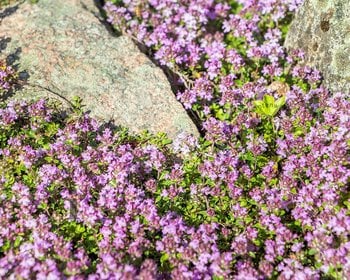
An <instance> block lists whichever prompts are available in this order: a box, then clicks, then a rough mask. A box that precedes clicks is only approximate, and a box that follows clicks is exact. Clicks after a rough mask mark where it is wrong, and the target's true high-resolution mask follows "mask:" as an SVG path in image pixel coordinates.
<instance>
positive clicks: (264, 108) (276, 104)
mask: <svg viewBox="0 0 350 280" xmlns="http://www.w3.org/2000/svg"><path fill="white" fill-rule="evenodd" d="M253 103H254V105H255V112H256V113H258V114H259V115H261V116H263V117H274V116H275V115H276V114H277V113H278V111H279V110H280V109H281V108H282V106H283V105H284V104H285V103H286V97H285V96H282V97H281V98H279V99H277V100H275V99H274V97H273V96H271V95H268V94H265V95H264V97H263V100H256V101H254V102H253Z"/></svg>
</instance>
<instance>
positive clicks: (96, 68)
mask: <svg viewBox="0 0 350 280" xmlns="http://www.w3.org/2000/svg"><path fill="white" fill-rule="evenodd" d="M84 7H85V8H84ZM91 10H92V12H94V13H97V14H98V9H97V8H96V7H95V6H94V5H93V0H82V1H79V0H60V1H52V0H40V1H39V3H38V4H35V5H30V4H27V3H25V4H21V5H20V6H19V7H18V9H17V11H16V12H14V13H13V14H11V15H9V16H7V17H5V18H3V20H2V21H1V23H0V38H1V37H2V38H10V39H8V40H7V43H6V44H7V46H6V49H5V50H4V52H3V53H2V54H1V55H2V56H3V55H9V54H11V53H15V54H16V55H13V56H12V60H16V59H17V61H15V62H16V63H18V65H19V67H20V70H26V71H27V72H28V74H29V78H28V83H29V84H36V85H39V86H40V87H44V88H48V89H50V90H51V92H50V91H48V90H44V89H40V88H35V90H33V88H32V86H25V87H24V88H23V89H22V90H21V91H20V92H17V93H16V94H15V96H13V97H12V98H15V99H22V98H25V99H28V98H32V97H51V98H57V96H55V94H54V93H53V92H55V93H59V94H60V95H62V96H63V97H65V98H67V99H70V98H72V97H73V96H75V95H78V96H80V97H81V98H82V99H83V103H84V105H86V109H87V110H90V112H91V114H92V115H93V116H94V117H97V118H100V119H102V120H110V119H113V120H115V123H116V124H118V125H123V126H126V127H128V128H129V129H130V130H131V131H133V132H139V131H141V130H143V129H148V130H149V131H151V132H153V133H155V132H158V131H164V132H167V133H168V135H169V136H170V137H172V138H173V137H175V136H176V135H177V134H179V133H180V132H184V131H185V132H188V133H192V134H194V135H198V131H197V129H196V127H195V125H194V124H193V123H192V121H191V119H190V118H189V117H188V115H187V114H186V112H185V111H184V109H183V108H182V106H181V104H180V103H179V102H178V101H177V100H176V98H175V96H174V94H173V92H172V91H171V87H170V84H169V82H168V80H167V79H166V76H165V74H164V73H163V71H162V70H161V69H159V68H157V67H156V66H155V65H154V64H153V63H152V62H151V61H150V60H149V59H148V58H147V57H146V56H145V55H144V54H143V53H141V52H140V51H139V50H138V48H137V47H136V46H135V45H134V43H133V42H132V41H131V40H130V39H128V38H127V37H124V36H121V37H116V36H113V35H112V34H110V32H108V30H107V29H106V27H105V26H103V24H102V23H101V22H100V21H99V19H98V18H97V17H96V16H94V15H93V13H92V12H91ZM5 41H6V40H5ZM8 41H9V42H8ZM10 60H11V57H10ZM33 94H35V95H34V96H33Z"/></svg>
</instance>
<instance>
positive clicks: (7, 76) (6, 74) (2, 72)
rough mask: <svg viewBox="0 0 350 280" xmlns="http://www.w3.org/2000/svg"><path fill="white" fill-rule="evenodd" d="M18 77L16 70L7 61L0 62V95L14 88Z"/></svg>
mask: <svg viewBox="0 0 350 280" xmlns="http://www.w3.org/2000/svg"><path fill="white" fill-rule="evenodd" d="M16 76H17V75H16V72H15V70H14V69H13V68H12V67H11V66H8V65H7V64H6V63H5V61H3V60H0V93H5V92H7V91H9V90H10V89H12V88H13V86H14V83H15V81H16Z"/></svg>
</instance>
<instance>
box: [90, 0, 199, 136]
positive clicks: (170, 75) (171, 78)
mask: <svg viewBox="0 0 350 280" xmlns="http://www.w3.org/2000/svg"><path fill="white" fill-rule="evenodd" d="M105 2H106V1H104V0H94V3H95V6H96V7H97V8H98V10H99V12H100V15H101V17H102V19H101V17H98V18H99V20H100V22H102V23H103V25H104V26H105V27H106V28H107V30H108V32H109V33H111V34H112V36H121V33H120V32H118V31H117V30H116V29H115V28H114V27H113V26H112V25H111V24H110V23H109V22H108V21H107V19H106V17H107V15H106V12H105V11H104V9H103V6H104V5H105ZM95 16H96V15H95ZM132 40H133V42H134V43H135V44H136V45H137V47H138V49H139V50H140V51H141V52H142V53H143V54H145V55H147V57H148V58H149V59H150V60H151V61H152V63H153V64H154V65H155V66H157V67H158V68H160V69H162V70H163V72H164V74H165V76H166V78H167V79H168V82H169V84H170V86H171V89H172V91H173V94H174V96H175V97H176V93H177V92H178V91H180V90H184V86H183V85H182V84H179V83H178V81H179V78H180V77H179V75H177V74H176V73H175V72H174V71H172V70H171V69H170V68H169V67H167V66H164V65H160V64H159V62H158V61H157V60H155V59H154V57H153V55H152V52H151V51H150V50H149V49H148V48H146V47H145V46H144V45H142V44H140V43H139V42H137V41H136V40H134V39H132ZM181 105H182V104H181ZM182 107H183V109H184V111H185V112H186V113H187V115H188V116H189V117H190V119H191V120H192V122H193V123H194V124H195V126H196V127H197V130H198V132H199V134H200V136H202V137H204V136H205V132H204V129H203V125H202V122H201V120H200V118H199V116H198V114H197V113H196V112H194V111H193V110H189V109H185V107H184V106H183V105H182Z"/></svg>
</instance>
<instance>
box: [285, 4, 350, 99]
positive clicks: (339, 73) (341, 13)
mask: <svg viewBox="0 0 350 280" xmlns="http://www.w3.org/2000/svg"><path fill="white" fill-rule="evenodd" d="M285 46H286V47H287V49H295V48H301V49H303V50H304V51H305V53H306V59H307V63H308V65H310V66H315V67H317V68H318V69H319V70H320V71H321V72H322V74H323V76H324V83H325V85H326V86H327V87H329V89H331V90H332V91H334V92H335V91H342V92H346V93H349V91H350V1H349V0H305V2H304V4H303V5H302V6H301V7H300V9H299V11H298V12H297V14H296V17H295V19H294V20H293V22H292V24H291V28H290V30H289V32H288V35H287V38H286V42H285Z"/></svg>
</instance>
